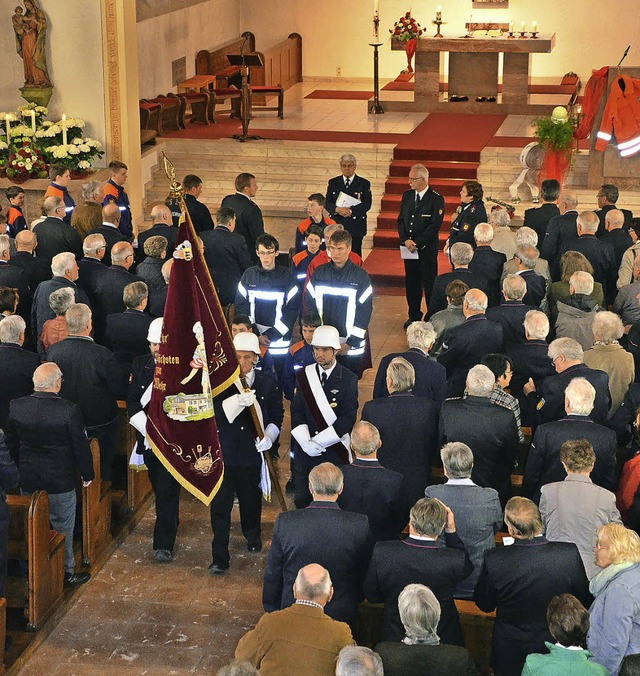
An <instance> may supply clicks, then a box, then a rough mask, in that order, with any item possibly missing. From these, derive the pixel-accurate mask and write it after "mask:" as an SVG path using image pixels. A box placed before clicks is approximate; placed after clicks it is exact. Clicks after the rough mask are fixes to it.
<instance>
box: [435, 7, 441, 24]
mask: <svg viewBox="0 0 640 676" xmlns="http://www.w3.org/2000/svg"><path fill="white" fill-rule="evenodd" d="M436 21H442V7H441V6H440V5H438V7H437V9H436Z"/></svg>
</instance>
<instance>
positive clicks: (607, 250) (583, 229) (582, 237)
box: [561, 211, 618, 304]
mask: <svg viewBox="0 0 640 676" xmlns="http://www.w3.org/2000/svg"><path fill="white" fill-rule="evenodd" d="M576 229H577V233H578V239H576V240H574V241H573V242H571V243H570V244H565V246H564V248H563V249H562V250H561V255H562V254H563V253H564V252H565V251H569V250H571V251H577V252H578V253H581V254H583V255H584V256H585V257H586V259H587V260H588V261H589V263H591V265H592V267H593V279H594V280H595V281H596V282H600V284H602V287H603V289H604V298H605V302H606V303H607V304H610V303H612V302H613V299H614V298H615V294H616V281H617V279H618V268H617V267H616V257H615V251H614V249H613V246H611V244H609V242H606V241H604V240H603V239H598V238H597V237H596V230H597V229H598V217H597V216H596V215H595V214H594V213H593V211H581V212H580V213H579V214H578V218H577V220H576Z"/></svg>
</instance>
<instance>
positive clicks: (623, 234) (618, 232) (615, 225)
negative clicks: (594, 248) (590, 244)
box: [599, 209, 633, 270]
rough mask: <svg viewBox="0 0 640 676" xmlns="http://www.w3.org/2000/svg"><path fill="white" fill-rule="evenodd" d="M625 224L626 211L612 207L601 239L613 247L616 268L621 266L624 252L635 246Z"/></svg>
mask: <svg viewBox="0 0 640 676" xmlns="http://www.w3.org/2000/svg"><path fill="white" fill-rule="evenodd" d="M623 225H624V213H623V212H622V211H621V210H620V209H610V210H609V211H607V214H606V216H605V217H604V226H605V229H606V233H604V234H603V235H601V236H600V237H599V239H600V240H601V241H602V242H608V243H609V244H611V246H612V247H613V251H614V254H615V261H616V270H618V269H619V268H620V263H621V262H622V257H623V256H624V252H625V251H626V250H627V249H628V248H629V247H632V246H633V240H632V239H631V235H630V234H629V232H628V231H627V230H625V229H624V228H623V227H622V226H623Z"/></svg>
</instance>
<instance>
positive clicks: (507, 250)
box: [487, 207, 516, 260]
mask: <svg viewBox="0 0 640 676" xmlns="http://www.w3.org/2000/svg"><path fill="white" fill-rule="evenodd" d="M487 221H488V223H489V225H491V226H492V227H493V242H491V248H492V249H493V250H494V251H499V252H500V253H503V254H504V255H505V256H506V257H507V260H509V259H510V258H513V254H514V253H515V252H516V238H515V236H514V234H513V232H511V227H510V226H511V216H509V212H508V211H507V210H506V209H505V208H504V207H500V208H499V209H492V210H491V212H490V213H489V218H488V219H487Z"/></svg>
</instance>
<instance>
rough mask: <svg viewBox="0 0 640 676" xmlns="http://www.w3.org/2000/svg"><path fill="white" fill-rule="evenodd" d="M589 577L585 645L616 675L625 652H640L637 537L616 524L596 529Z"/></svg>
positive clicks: (639, 559)
mask: <svg viewBox="0 0 640 676" xmlns="http://www.w3.org/2000/svg"><path fill="white" fill-rule="evenodd" d="M595 556H596V565H597V566H598V567H599V568H602V570H601V571H600V572H599V573H598V574H597V575H596V576H595V577H594V578H593V579H592V580H591V583H590V584H589V591H590V592H591V593H592V594H593V596H594V598H595V601H594V602H593V604H592V605H591V608H590V610H589V616H590V627H589V632H588V634H587V647H588V649H589V652H591V654H592V655H593V659H594V660H595V661H596V662H598V663H599V664H602V665H604V666H605V667H606V668H607V669H609V671H610V672H611V673H612V674H617V673H618V670H619V669H620V663H621V662H622V659H623V658H624V656H625V655H632V654H635V653H640V565H639V564H640V537H638V534H637V533H635V532H634V531H632V530H630V529H628V528H625V527H624V526H622V525H620V524H617V523H608V524H606V525H604V526H601V528H600V529H599V530H598V542H597V544H596V546H595Z"/></svg>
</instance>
